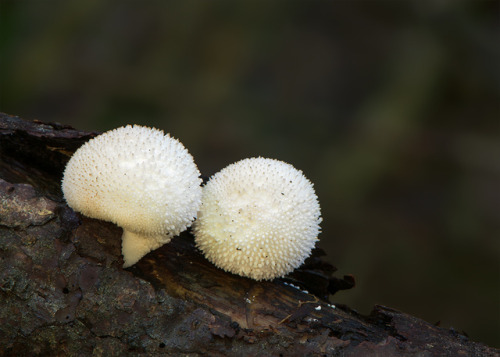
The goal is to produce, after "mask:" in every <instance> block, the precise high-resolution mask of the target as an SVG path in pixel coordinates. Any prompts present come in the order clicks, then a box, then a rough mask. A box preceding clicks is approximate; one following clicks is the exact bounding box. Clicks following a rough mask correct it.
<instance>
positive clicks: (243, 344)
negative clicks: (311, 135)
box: [0, 113, 499, 356]
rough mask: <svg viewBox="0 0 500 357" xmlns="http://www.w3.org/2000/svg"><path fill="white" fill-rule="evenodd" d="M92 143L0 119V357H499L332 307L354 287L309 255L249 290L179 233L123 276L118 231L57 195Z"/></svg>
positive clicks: (398, 315)
mask: <svg viewBox="0 0 500 357" xmlns="http://www.w3.org/2000/svg"><path fill="white" fill-rule="evenodd" d="M96 134H97V133H88V132H82V131H77V130H74V129H72V128H70V127H66V126H61V125H59V124H46V123H41V122H37V121H25V120H22V119H19V118H18V117H13V116H9V115H6V114H1V113H0V150H1V160H0V266H1V271H0V301H1V305H0V355H5V356H7V355H13V356H24V355H25V356H32V355H51V356H57V355H61V356H62V355H64V356H73V355H75V356H76V355H78V356H85V355H97V356H101V355H102V356H126V355H139V354H143V353H147V354H173V355H193V356H194V355H214V356H218V355H219V356H223V355H224V356H225V355H232V356H249V355H250V356H253V355H266V356H281V355H282V356H291V355H301V356H303V355H305V356H335V355H338V356H350V355H352V356H361V355H380V356H402V355H405V356H498V355H499V351H498V350H496V349H493V348H489V347H487V346H485V345H483V344H480V343H476V342H473V341H470V340H469V339H468V338H467V337H465V336H464V335H462V334H459V333H457V332H456V331H454V330H449V329H443V328H440V327H437V326H434V325H432V324H429V323H427V322H425V321H423V320H420V319H418V318H415V317H412V316H410V315H408V314H405V313H402V312H399V311H396V310H394V309H391V308H388V307H384V306H376V307H375V308H374V310H373V312H372V313H371V314H370V315H369V316H361V315H359V314H357V313H356V312H354V311H352V310H350V309H349V308H348V307H346V306H333V305H331V304H329V303H328V295H329V294H333V293H335V292H336V291H338V290H341V289H346V288H350V287H352V286H353V285H354V280H353V279H352V277H349V276H346V277H344V278H341V279H338V278H335V277H333V276H332V273H334V270H335V268H333V267H332V266H331V265H329V264H327V263H324V262H322V261H321V258H320V257H319V256H320V255H321V254H320V252H319V251H317V252H316V254H314V256H313V258H311V259H309V260H308V261H307V262H306V264H305V265H304V266H302V267H301V268H300V269H298V270H297V271H296V272H295V273H294V274H292V275H290V276H289V277H287V278H285V279H276V280H274V281H271V282H255V281H252V280H250V279H246V278H242V277H239V276H235V275H232V274H229V273H226V272H224V271H221V270H219V269H217V268H215V267H214V266H213V265H211V264H210V263H209V262H208V261H206V260H205V259H204V258H203V256H202V255H201V254H200V253H199V252H198V251H197V249H196V248H195V246H194V244H193V238H192V235H191V234H190V233H189V232H185V233H183V234H182V235H181V236H179V237H176V238H174V239H173V240H172V242H171V243H169V244H167V245H165V246H163V247H162V248H160V249H158V250H156V251H154V252H151V253H150V254H148V255H147V256H145V257H144V258H143V259H142V260H141V261H140V262H139V263H138V264H136V265H135V266H133V267H131V268H129V269H123V268H122V264H123V260H122V257H121V254H120V245H121V239H120V237H121V229H120V228H117V227H116V226H114V225H113V224H110V223H106V222H102V221H98V220H94V219H88V218H86V217H82V216H81V215H79V214H77V213H75V212H73V211H72V210H71V209H70V208H69V207H68V206H67V205H66V204H65V203H64V200H63V199H62V194H61V191H60V180H61V177H62V172H63V169H64V166H65V164H66V162H67V161H68V159H69V158H70V156H71V154H72V153H73V152H74V151H75V150H76V149H77V148H78V147H79V146H80V145H82V144H83V143H84V142H85V141H87V140H89V139H90V138H92V137H94V136H95V135H96ZM308 291H309V292H308Z"/></svg>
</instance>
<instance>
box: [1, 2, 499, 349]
mask: <svg viewBox="0 0 500 357" xmlns="http://www.w3.org/2000/svg"><path fill="white" fill-rule="evenodd" d="M0 36H1V37H0V54H1V66H0V111H3V112H6V113H9V114H13V115H19V116H21V117H23V118H26V119H40V120H43V121H50V122H60V123H64V124H70V125H72V126H74V127H76V128H80V129H87V130H107V129H111V128H114V127H117V126H121V125H124V124H128V123H138V124H145V125H149V126H156V127H159V128H161V129H164V130H165V131H167V132H170V133H171V134H173V135H174V136H175V137H177V138H179V139H180V140H181V141H182V142H183V143H184V144H185V145H186V147H188V148H189V150H190V152H191V153H192V154H193V156H194V157H195V159H196V161H197V163H198V166H199V168H200V170H201V172H202V173H203V174H205V175H211V174H213V173H215V172H217V171H218V170H220V169H221V168H223V167H224V166H226V165H228V164H229V163H232V162H234V161H237V160H240V159H243V158H245V157H250V156H259V155H260V156H265V157H272V158H278V159H281V160H284V161H287V162H290V163H292V164H293V165H294V166H296V167H297V168H300V169H302V170H303V171H304V172H305V174H306V176H307V177H308V178H310V179H311V181H312V182H314V184H315V188H316V191H317V194H318V196H319V199H320V202H321V205H322V213H323V218H324V222H323V224H322V229H323V233H322V234H321V235H320V238H321V243H320V246H321V247H323V248H324V249H325V250H326V251H327V252H328V260H329V261H330V262H331V263H333V264H334V265H335V266H337V267H338V268H339V274H340V275H342V274H353V275H354V276H355V277H356V279H357V286H356V287H355V288H354V289H352V290H351V291H345V292H340V293H338V294H337V295H335V296H334V298H333V301H334V302H337V303H345V304H347V305H349V306H350V307H352V308H355V309H357V310H358V311H359V312H361V313H364V314H367V313H369V312H370V310H371V307H372V306H373V305H374V304H385V305H389V306H391V307H395V308H398V309H401V310H403V311H405V312H407V313H410V314H413V315H416V316H419V317H421V318H424V319H426V320H428V321H429V322H438V321H440V322H441V326H444V327H450V326H453V327H454V328H455V329H456V330H457V331H465V332H466V333H467V334H468V335H469V336H470V337H471V338H472V339H474V340H477V341H482V342H485V343H487V344H489V345H493V346H497V347H499V346H500V323H499V320H500V263H499V258H500V247H499V238H500V223H499V222H500V213H499V211H500V209H499V208H500V140H499V139H500V135H499V134H500V105H499V99H500V96H499V85H500V84H499V83H500V66H499V63H500V56H499V43H500V42H499V39H500V37H499V2H498V1H459V0H432V1H431V0H419V1H356V0H354V1H259V0H253V1H237V2H230V1H191V0H183V1H176V2H172V1H98V0H76V1H49V0H47V1H24V0H13V1H8V0H0Z"/></svg>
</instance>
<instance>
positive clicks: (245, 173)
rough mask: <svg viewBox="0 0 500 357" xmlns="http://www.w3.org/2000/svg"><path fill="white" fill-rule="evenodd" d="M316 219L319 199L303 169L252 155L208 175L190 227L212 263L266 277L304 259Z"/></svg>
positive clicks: (282, 272)
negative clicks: (199, 205) (198, 208)
mask: <svg viewBox="0 0 500 357" xmlns="http://www.w3.org/2000/svg"><path fill="white" fill-rule="evenodd" d="M320 223H321V213H320V207H319V203H318V199H317V197H316V194H315V192H314V188H313V185H312V183H311V182H310V181H309V180H308V179H307V178H306V177H305V176H304V175H303V174H302V171H299V170H297V169H295V168H294V167H293V166H292V165H290V164H287V163H285V162H282V161H278V160H274V159H265V158H251V159H245V160H242V161H239V162H237V163H234V164H231V165H229V166H227V167H226V168H224V169H223V170H222V171H220V172H218V173H216V174H215V175H214V176H212V177H211V178H210V180H209V181H208V183H207V184H206V185H205V187H204V188H203V194H202V204H201V207H200V211H199V212H198V218H197V220H196V222H195V223H194V225H193V228H194V234H195V240H196V244H197V246H198V248H199V249H200V250H201V251H202V252H203V253H204V254H205V256H206V257H207V259H208V260H210V261H211V262H212V263H214V264H215V265H216V266H218V267H219V268H222V269H224V270H226V271H229V272H232V273H235V274H239V275H242V276H246V277H250V278H252V279H255V280H263V279H264V280H269V279H273V278H275V277H281V276H284V275H286V274H287V273H289V272H291V271H292V270H293V269H295V268H297V267H298V266H300V265H301V264H302V263H303V262H304V260H305V259H306V258H307V257H308V256H309V254H310V253H311V250H312V248H313V247H314V245H315V243H316V241H317V240H318V239H317V236H318V233H319V232H320V227H319V224H320Z"/></svg>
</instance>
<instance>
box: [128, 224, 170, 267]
mask: <svg viewBox="0 0 500 357" xmlns="http://www.w3.org/2000/svg"><path fill="white" fill-rule="evenodd" d="M168 242H170V238H169V237H165V236H164V235H156V236H154V235H144V234H138V233H134V232H131V231H128V230H125V229H124V230H123V236H122V254H123V261H124V263H123V267H124V268H128V267H130V266H132V265H134V264H135V263H137V262H138V261H139V259H141V258H142V257H143V256H145V255H146V254H148V253H149V252H151V251H153V250H155V249H158V248H160V247H161V246H162V245H163V244H166V243H168Z"/></svg>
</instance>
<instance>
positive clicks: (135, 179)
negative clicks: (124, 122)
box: [62, 125, 201, 266]
mask: <svg viewBox="0 0 500 357" xmlns="http://www.w3.org/2000/svg"><path fill="white" fill-rule="evenodd" d="M199 176H200V173H199V171H198V168H197V167H196V164H195V163H194V160H193V157H192V156H191V155H190V154H189V153H188V151H187V150H186V148H185V147H184V146H183V145H182V144H181V143H180V142H179V141H178V140H176V139H174V138H172V137H170V135H169V134H167V135H164V134H163V131H161V130H157V129H152V128H148V127H142V126H138V125H134V126H130V125H128V126H126V127H121V128H118V129H115V130H112V131H108V132H106V133H104V134H101V135H99V136H97V137H95V138H94V139H92V140H90V141H88V142H87V143H86V144H84V145H83V146H82V147H80V148H79V149H78V150H77V151H76V152H75V154H74V155H73V156H72V157H71V159H70V161H69V162H68V164H67V166H66V169H65V171H64V178H63V181H62V190H63V193H64V198H65V199H66V201H67V203H68V205H69V206H70V207H71V208H73V209H74V210H75V211H78V212H81V213H82V214H84V215H85V216H88V217H91V218H97V219H102V220H105V221H111V222H113V223H115V224H117V225H118V226H120V227H122V228H123V229H124V236H123V238H124V242H123V254H124V258H125V265H124V266H130V265H132V264H134V263H135V262H137V260H139V259H140V258H141V257H142V256H143V255H145V254H146V253H148V252H149V251H150V250H152V249H156V248H158V247H159V246H161V245H162V244H164V243H167V242H168V241H170V239H171V238H172V237H173V236H175V235H177V234H179V233H180V232H181V231H183V230H185V229H186V228H187V227H188V226H189V225H191V223H192V221H193V220H194V219H195V217H196V213H197V210H198V208H199V205H200V201H201V187H200V184H201V179H200V178H199Z"/></svg>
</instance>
